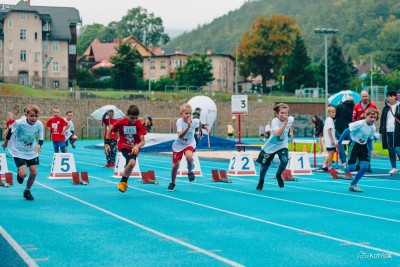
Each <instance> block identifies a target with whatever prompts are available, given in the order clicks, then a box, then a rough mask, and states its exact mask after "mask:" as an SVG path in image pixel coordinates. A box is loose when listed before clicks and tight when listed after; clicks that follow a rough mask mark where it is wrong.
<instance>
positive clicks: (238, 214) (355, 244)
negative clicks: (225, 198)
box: [93, 177, 400, 257]
mask: <svg viewBox="0 0 400 267" xmlns="http://www.w3.org/2000/svg"><path fill="white" fill-rule="evenodd" d="M93 178H95V177H93ZM95 179H98V180H102V181H104V182H107V183H113V184H115V182H112V181H108V180H104V179H101V178H95ZM203 186H204V185H203ZM207 187H213V186H207ZM129 188H131V189H135V190H138V191H142V192H146V193H150V194H153V195H158V196H162V197H166V198H170V199H173V200H177V201H180V202H184V203H188V204H192V205H196V206H199V207H203V208H207V209H211V210H215V211H219V212H223V213H227V214H230V215H233V216H237V217H241V218H246V219H249V220H252V221H257V222H262V223H265V224H269V225H273V226H277V227H281V228H285V229H288V230H292V231H296V232H299V233H301V234H309V235H313V236H317V237H321V238H325V239H330V240H334V241H337V242H340V243H345V244H346V245H354V246H357V247H361V248H365V249H371V250H374V251H378V252H382V253H387V254H391V255H394V256H398V257H400V252H395V251H390V250H386V249H381V248H378V247H373V246H368V245H366V244H360V243H357V242H353V241H350V240H346V239H342V238H337V237H333V236H329V235H325V234H322V233H317V232H311V231H308V230H304V229H300V228H296V227H292V226H288V225H283V224H280V223H275V222H272V221H267V220H263V219H259V218H256V217H252V216H249V215H245V214H241V213H237V212H233V211H229V210H225V209H220V208H217V207H213V206H209V205H205V204H201V203H197V202H193V201H190V200H185V199H181V198H176V197H173V196H170V195H166V194H161V193H157V192H153V191H149V190H146V189H143V188H138V187H129ZM213 188H217V187H213ZM217 189H219V188H217ZM227 191H234V192H235V190H227ZM239 193H242V192H239ZM248 194H249V195H255V196H259V195H256V194H251V193H248ZM273 199H274V198H273Z"/></svg>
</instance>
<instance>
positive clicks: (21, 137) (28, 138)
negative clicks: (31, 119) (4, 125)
mask: <svg viewBox="0 0 400 267" xmlns="http://www.w3.org/2000/svg"><path fill="white" fill-rule="evenodd" d="M11 132H12V135H11V138H10V140H9V142H8V151H9V152H10V154H11V156H13V157H15V158H21V159H28V160H29V159H34V158H37V157H38V156H39V154H38V153H37V152H35V146H36V144H37V142H36V138H38V139H39V140H43V134H44V130H43V123H42V122H41V121H39V120H38V121H36V123H35V124H33V125H30V124H29V123H28V122H27V120H26V117H23V118H21V119H19V120H16V121H15V122H14V123H13V124H12V125H11Z"/></svg>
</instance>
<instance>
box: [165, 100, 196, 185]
mask: <svg viewBox="0 0 400 267" xmlns="http://www.w3.org/2000/svg"><path fill="white" fill-rule="evenodd" d="M179 114H180V116H181V118H179V119H178V120H177V121H176V130H177V132H178V138H177V139H176V140H175V141H174V142H173V143H172V170H171V183H170V184H169V185H168V188H167V190H168V191H174V190H175V186H176V175H177V172H178V169H179V165H180V162H181V159H182V157H183V154H185V157H186V161H187V168H188V178H189V182H191V183H192V182H194V181H196V177H195V175H194V173H193V171H192V170H193V167H194V166H193V151H194V150H195V149H196V140H195V139H194V135H195V131H196V130H195V129H196V128H199V126H200V119H192V107H191V106H190V105H189V104H183V105H181V108H180V113H179ZM199 130H200V131H201V128H200V129H199Z"/></svg>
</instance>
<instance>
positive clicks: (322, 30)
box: [314, 28, 339, 117]
mask: <svg viewBox="0 0 400 267" xmlns="http://www.w3.org/2000/svg"><path fill="white" fill-rule="evenodd" d="M314 32H315V33H316V34H319V35H323V36H324V38H325V116H326V117H328V35H333V34H337V33H338V32H339V30H338V29H325V28H316V29H315V30H314Z"/></svg>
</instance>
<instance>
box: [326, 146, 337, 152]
mask: <svg viewBox="0 0 400 267" xmlns="http://www.w3.org/2000/svg"><path fill="white" fill-rule="evenodd" d="M326 151H336V147H327V148H326Z"/></svg>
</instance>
